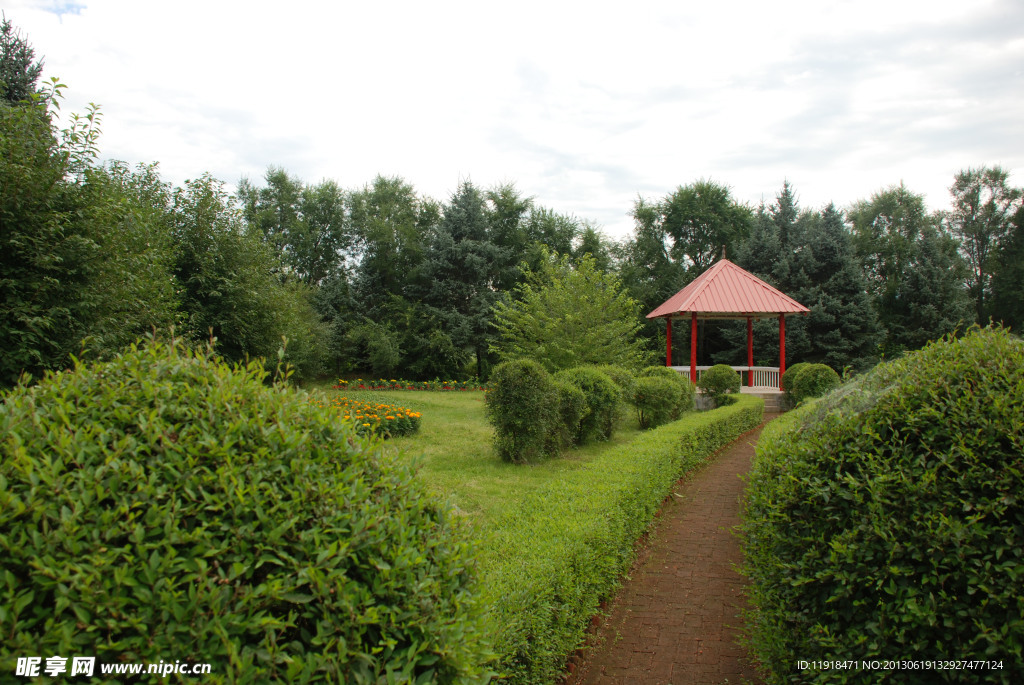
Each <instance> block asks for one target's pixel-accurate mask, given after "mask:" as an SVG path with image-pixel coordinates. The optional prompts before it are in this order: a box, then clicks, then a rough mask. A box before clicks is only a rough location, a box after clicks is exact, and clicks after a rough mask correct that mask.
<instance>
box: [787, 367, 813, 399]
mask: <svg viewBox="0 0 1024 685" xmlns="http://www.w3.org/2000/svg"><path fill="white" fill-rule="evenodd" d="M808 366H809V364H808V363H807V362H797V363H796V364H793V366H790V367H789V368H787V369H786V373H784V374H782V389H783V390H784V391H785V392H786V393H789V392H791V391H792V390H793V379H794V378H796V375H797V374H798V373H800V372H801V371H802V370H803V369H805V368H806V367H808Z"/></svg>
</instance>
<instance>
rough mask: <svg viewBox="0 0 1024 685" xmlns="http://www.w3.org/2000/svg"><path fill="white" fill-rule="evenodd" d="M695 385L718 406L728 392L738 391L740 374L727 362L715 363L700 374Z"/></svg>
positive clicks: (724, 399) (724, 400) (722, 402)
mask: <svg viewBox="0 0 1024 685" xmlns="http://www.w3.org/2000/svg"><path fill="white" fill-rule="evenodd" d="M697 387H699V388H700V389H701V390H703V391H704V394H705V395H708V396H709V397H710V398H711V399H712V400H713V401H714V403H715V406H716V407H720V406H722V405H723V404H724V403H725V402H726V401H727V400H726V396H727V395H728V394H729V393H735V392H739V391H740V375H739V374H738V373H736V372H735V371H734V370H733V368H732V367H731V366H729V365H728V364H715V365H714V366H712V367H711V368H710V369H708V370H707V371H705V372H704V373H703V374H702V375H701V377H700V380H698V381H697Z"/></svg>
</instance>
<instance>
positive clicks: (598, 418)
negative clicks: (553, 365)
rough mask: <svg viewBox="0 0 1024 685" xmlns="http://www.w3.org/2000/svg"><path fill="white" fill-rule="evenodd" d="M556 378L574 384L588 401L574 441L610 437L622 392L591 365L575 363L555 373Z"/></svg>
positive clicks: (580, 441)
mask: <svg viewBox="0 0 1024 685" xmlns="http://www.w3.org/2000/svg"><path fill="white" fill-rule="evenodd" d="M555 378H556V379H557V380H560V381H563V382H566V383H570V384H572V385H575V386H576V387H577V388H579V389H580V390H582V391H583V395H584V396H585V397H586V400H587V411H586V413H585V414H584V415H583V419H582V421H580V428H579V432H578V433H577V435H576V442H577V443H580V444H582V443H584V442H586V441H588V440H590V439H591V438H597V439H598V440H607V439H608V438H610V437H611V436H612V430H613V429H614V424H615V413H616V412H617V411H618V408H619V402H620V401H621V399H622V391H620V390H619V386H617V385H615V382H614V381H613V380H612V379H611V378H609V377H608V376H607V375H606V374H603V373H601V372H600V371H598V370H597V369H595V368H594V367H591V366H578V367H576V368H574V369H565V370H564V371H559V372H558V373H557V374H555Z"/></svg>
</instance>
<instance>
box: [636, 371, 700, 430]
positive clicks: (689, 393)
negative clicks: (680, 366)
mask: <svg viewBox="0 0 1024 685" xmlns="http://www.w3.org/2000/svg"><path fill="white" fill-rule="evenodd" d="M640 376H641V377H643V376H647V377H652V376H653V377H658V378H667V379H668V380H670V381H672V382H673V383H675V384H676V385H678V386H679V392H680V395H679V404H678V405H677V406H676V408H675V409H674V410H673V411H672V418H673V419H678V418H679V417H680V416H682V415H683V414H684V413H685V412H688V411H693V409H694V408H695V407H696V406H697V391H696V388H697V386H695V385H694V384H693V383H691V382H690V381H689V379H688V378H686V377H685V376H683V374H681V373H679V372H678V371H676V370H675V369H670V368H669V367H667V366H648V367H647V368H645V369H644V370H643V371H641V372H640Z"/></svg>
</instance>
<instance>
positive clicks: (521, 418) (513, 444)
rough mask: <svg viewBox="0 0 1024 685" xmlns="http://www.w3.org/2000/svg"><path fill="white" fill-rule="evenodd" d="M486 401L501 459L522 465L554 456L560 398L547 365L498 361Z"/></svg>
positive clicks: (496, 446)
mask: <svg viewBox="0 0 1024 685" xmlns="http://www.w3.org/2000/svg"><path fill="white" fill-rule="evenodd" d="M609 382H610V381H609ZM486 401H487V418H488V419H489V420H490V422H491V423H492V424H493V425H494V449H495V450H496V451H497V452H498V455H499V456H500V457H501V458H502V460H504V461H510V462H514V463H517V464H521V463H529V462H535V461H540V460H542V459H545V458H547V457H548V456H551V452H550V448H551V446H552V444H553V443H552V439H551V434H552V433H553V432H555V431H556V430H558V422H559V411H558V410H559V397H558V389H557V388H556V386H555V382H554V380H553V379H552V378H551V374H549V373H548V372H547V371H545V370H544V367H542V366H541V365H540V364H538V363H537V362H535V361H532V360H530V359H514V360H512V361H507V362H504V363H502V364H499V365H498V366H496V367H494V370H493V371H492V372H491V389H490V391H488V393H487V400H486Z"/></svg>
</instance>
